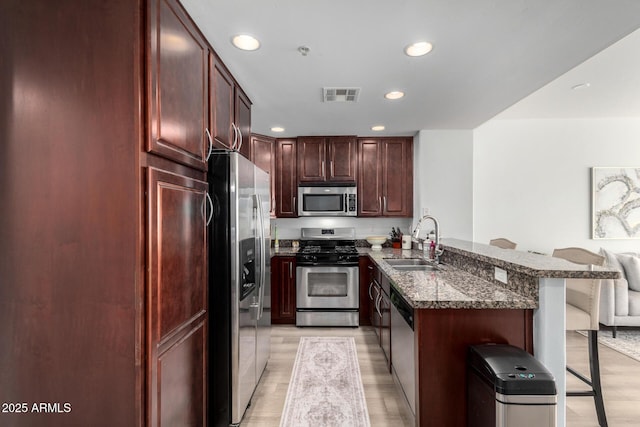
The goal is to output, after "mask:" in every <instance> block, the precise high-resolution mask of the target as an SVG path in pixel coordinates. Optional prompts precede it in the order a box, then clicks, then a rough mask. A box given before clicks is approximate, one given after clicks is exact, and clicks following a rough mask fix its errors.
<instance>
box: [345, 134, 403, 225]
mask: <svg viewBox="0 0 640 427" xmlns="http://www.w3.org/2000/svg"><path fill="white" fill-rule="evenodd" d="M358 165H359V168H358V216H363V217H364V216H389V217H411V216H413V138H411V137H409V138H393V137H390V138H360V139H358Z"/></svg>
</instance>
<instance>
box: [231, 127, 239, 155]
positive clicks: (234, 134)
mask: <svg viewBox="0 0 640 427" xmlns="http://www.w3.org/2000/svg"><path fill="white" fill-rule="evenodd" d="M231 129H233V142H232V143H231V149H232V150H235V149H236V145H237V144H238V128H237V127H236V124H235V123H231Z"/></svg>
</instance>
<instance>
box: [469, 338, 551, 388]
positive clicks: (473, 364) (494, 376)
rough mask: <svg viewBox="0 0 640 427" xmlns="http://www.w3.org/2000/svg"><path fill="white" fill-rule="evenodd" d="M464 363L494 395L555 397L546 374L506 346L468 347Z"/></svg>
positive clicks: (519, 351) (529, 357) (520, 351)
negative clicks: (480, 378) (485, 383)
mask: <svg viewBox="0 0 640 427" xmlns="http://www.w3.org/2000/svg"><path fill="white" fill-rule="evenodd" d="M467 363H468V367H469V368H470V369H473V370H474V371H475V372H476V373H477V374H479V375H480V377H482V378H483V379H484V380H485V381H486V382H487V383H489V385H491V386H493V388H494V390H495V392H496V393H501V394H505V395H555V394H556V382H555V378H554V377H553V375H552V374H551V372H549V370H548V369H547V368H546V367H545V366H544V365H543V364H542V363H540V361H539V360H537V359H536V358H534V357H533V356H532V355H530V354H529V353H527V352H526V351H525V350H523V349H521V348H518V347H514V346H512V345H508V344H480V345H473V346H470V347H469V352H468V356H467Z"/></svg>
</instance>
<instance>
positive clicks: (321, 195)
mask: <svg viewBox="0 0 640 427" xmlns="http://www.w3.org/2000/svg"><path fill="white" fill-rule="evenodd" d="M357 194H358V191H357V188H356V186H355V184H354V185H344V184H340V185H326V184H323V185H304V186H303V185H301V186H298V216H357V214H358V204H357Z"/></svg>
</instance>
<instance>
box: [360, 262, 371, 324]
mask: <svg viewBox="0 0 640 427" xmlns="http://www.w3.org/2000/svg"><path fill="white" fill-rule="evenodd" d="M358 267H359V269H358V270H359V276H360V277H359V281H360V308H359V318H360V326H366V325H370V324H371V308H370V306H371V299H372V298H371V295H372V294H370V292H371V290H370V289H371V280H372V279H373V274H372V273H373V265H372V264H371V261H370V260H369V257H367V256H360V257H359V258H358Z"/></svg>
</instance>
